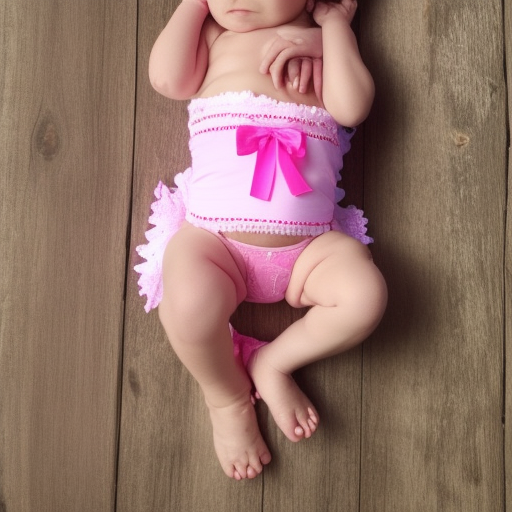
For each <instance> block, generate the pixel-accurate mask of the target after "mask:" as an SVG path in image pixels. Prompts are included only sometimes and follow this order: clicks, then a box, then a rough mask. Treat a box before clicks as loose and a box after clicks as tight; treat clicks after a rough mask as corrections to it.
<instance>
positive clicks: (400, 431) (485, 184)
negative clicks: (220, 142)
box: [361, 0, 507, 512]
mask: <svg viewBox="0 0 512 512" xmlns="http://www.w3.org/2000/svg"><path fill="white" fill-rule="evenodd" d="M364 18H365V22H364V26H365V27H366V31H365V30H362V34H363V36H364V43H363V48H364V51H365V55H366V57H367V61H368V64H369V66H370V68H371V69H372V71H373V73H374V76H375V78H376V84H377V90H378V96H377V101H376V103H375V107H374V110H373V113H372V115H371V118H370V119H369V120H368V122H367V124H366V139H365V178H366V187H365V207H366V210H367V212H368V214H369V216H370V218H371V219H372V220H373V226H374V230H375V231H376V232H377V233H378V240H379V243H378V244H377V245H376V251H375V253H376V258H377V260H378V261H379V262H380V263H381V266H382V269H383V271H384V273H385V275H386V276H387V278H388V282H389V289H390V304H389V310H388V313H387V316H386V318H385V321H384V323H383V325H382V326H381V328H380V330H379V333H380V336H379V340H378V341H377V340H375V341H374V342H372V343H368V344H366V345H365V351H364V381H363V432H362V470H361V475H362V480H361V510H362V511H374V510H379V511H380V512H384V511H390V512H391V511H393V512H400V511H404V512H405V511H412V510H414V511H433V510H443V511H444V510H446V511H475V512H477V511H484V510H485V511H486V512H493V511H501V510H504V503H503V491H504V489H503V483H504V480H503V473H502V467H503V426H502V405H503V391H502V377H503V375H502V366H503V322H504V319H503V254H504V251H503V248H504V208H505V195H506V158H507V154H506V144H507V139H506V135H507V134H506V86H505V80H504V76H503V32H502V27H503V25H502V23H503V19H502V3H501V2H500V1H489V2H485V3H484V2H465V1H464V0H459V1H457V0H454V1H450V2H447V1H437V2H409V1H407V0H388V1H385V2H365V16H364Z"/></svg>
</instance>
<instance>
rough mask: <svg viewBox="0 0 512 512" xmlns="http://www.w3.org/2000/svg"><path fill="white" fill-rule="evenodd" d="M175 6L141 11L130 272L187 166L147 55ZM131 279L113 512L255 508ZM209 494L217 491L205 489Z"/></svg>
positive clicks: (179, 117)
mask: <svg viewBox="0 0 512 512" xmlns="http://www.w3.org/2000/svg"><path fill="white" fill-rule="evenodd" d="M178 3H179V2H178V1H166V0H154V1H152V2H144V4H143V5H142V4H141V5H140V6H139V30H138V32H139V40H138V58H139V66H138V69H139V74H138V80H137V82H138V86H137V127H136V141H135V149H136V150H135V178H134V190H135V193H134V203H133V224H132V229H133V231H132V247H131V251H130V255H131V261H130V270H131V269H132V267H133V265H134V264H135V263H136V262H139V259H138V256H137V255H136V253H135V246H136V245H138V244H141V243H144V241H145V238H144V232H145V231H146V229H148V224H147V218H148V214H149V211H150V204H151V202H152V201H153V190H154V188H155V186H156V184H157V183H158V181H159V180H163V181H165V182H166V183H168V184H171V183H172V179H173V177H174V175H175V174H176V173H177V172H181V171H183V170H184V169H185V168H186V167H187V166H188V165H189V154H188V131H187V120H188V119H187V112H186V104H185V102H172V101H169V100H166V99H165V98H163V97H161V96H159V95H158V94H157V93H156V92H155V91H153V90H152V88H151V87H150V84H149V80H148V77H147V64H148V59H149V53H150V51H151V47H152V45H153V43H154V41H155V40H156V38H157V36H158V34H159V32H160V31H161V30H162V28H163V27H164V26H165V24H166V23H167V20H168V19H169V17H170V15H171V13H172V12H173V11H174V9H175V8H176V6H177V4H178ZM136 281H137V274H135V272H133V271H131V273H130V274H129V279H128V296H127V316H126V337H125V349H124V372H123V396H122V418H121V433H120V453H119V481H118V501H117V510H118V512H128V511H133V512H140V511H142V510H151V511H152V512H159V511H162V512H163V511H166V512H167V511H168V510H187V511H190V512H196V511H205V510H236V509H237V508H238V507H240V508H243V510H247V511H249V512H250V511H251V510H254V511H255V510H260V509H261V480H257V481H255V482H245V483H242V484H241V485H240V484H239V483H238V482H233V481H231V480H230V479H228V478H227V477H226V476H225V475H224V473H223V472H222V469H221V467H220V465H219V463H218V461H217V458H216V455H215V452H214V449H213V442H212V434H211V426H210V422H209V419H208V417H207V411H206V408H205V405H204V403H203V399H202V396H201V394H200V390H199V387H198V386H197V384H196V383H195V382H194V381H193V379H192V378H191V377H190V376H189V375H188V373H187V371H186V370H185V369H184V368H183V367H182V365H181V363H180V362H179V361H178V359H177V358H176V356H175V355H174V353H173V352H172V349H171V347H170V345H169V342H168V341H167V338H166V336H165V333H164V331H163V328H162V327H161V326H160V322H159V320H158V315H157V313H156V312H155V311H153V312H152V313H151V314H150V315H146V313H145V312H144V310H143V305H144V301H143V299H141V298H140V297H139V296H138V292H137V284H136ZM213 489H215V492H212V490H213Z"/></svg>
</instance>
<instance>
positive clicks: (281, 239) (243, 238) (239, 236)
mask: <svg viewBox="0 0 512 512" xmlns="http://www.w3.org/2000/svg"><path fill="white" fill-rule="evenodd" d="M223 235H224V236H225V237H226V238H231V239H232V240H236V241H237V242H242V243H244V244H250V245H256V246H258V247H286V246H288V245H294V244H298V243H299V242H302V240H305V239H306V238H311V237H308V236H291V235H272V234H270V233H245V232H239V231H236V232H224V233H223Z"/></svg>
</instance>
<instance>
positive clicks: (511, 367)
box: [504, 0, 512, 510]
mask: <svg viewBox="0 0 512 512" xmlns="http://www.w3.org/2000/svg"><path fill="white" fill-rule="evenodd" d="M504 10H505V12H504V34H505V56H506V62H505V65H506V70H507V84H508V109H507V110H508V127H509V129H510V126H512V108H511V100H512V1H511V0H505V2H504ZM507 142H508V148H507V149H508V198H507V199H508V202H507V209H506V233H505V265H504V268H505V356H506V360H505V410H504V423H505V450H504V453H505V497H506V502H505V510H512V423H511V418H512V380H511V375H512V356H511V354H512V160H511V158H510V133H509V139H508V141H507Z"/></svg>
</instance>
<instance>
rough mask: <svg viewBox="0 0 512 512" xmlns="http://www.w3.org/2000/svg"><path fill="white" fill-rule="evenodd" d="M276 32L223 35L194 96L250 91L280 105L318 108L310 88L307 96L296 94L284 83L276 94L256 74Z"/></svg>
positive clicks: (269, 83) (267, 78)
mask: <svg viewBox="0 0 512 512" xmlns="http://www.w3.org/2000/svg"><path fill="white" fill-rule="evenodd" d="M277 31H278V29H277V28H269V29H260V30H254V31H252V32H247V33H234V32H223V33H222V34H221V35H220V36H219V37H218V38H217V39H216V40H215V41H214V43H213V44H212V46H211V48H210V53H209V62H208V71H207V74H206V76H205V79H204V81H203V85H202V87H201V89H200V90H199V92H198V93H197V95H196V96H197V97H202V98H205V97H210V96H217V95H218V94H222V93H224V92H226V91H238V92H241V91H247V90H250V91H253V92H254V93H256V94H261V95H265V96H268V97H270V98H274V99H276V100H280V101H286V102H291V103H301V104H306V105H311V106H313V105H315V106H320V104H319V101H318V99H317V98H316V96H315V94H314V92H313V87H312V86H311V87H310V90H309V91H308V92H307V93H299V92H297V91H296V90H295V89H293V87H292V86H291V84H289V83H288V82H287V81H286V85H285V86H284V87H283V88H281V89H279V90H276V88H275V87H274V85H273V83H272V79H271V77H270V75H269V74H265V75H264V74H262V73H261V72H260V70H259V69H260V65H261V62H262V60H263V58H264V56H265V55H266V54H267V51H268V50H269V48H270V46H271V44H272V42H273V41H274V40H275V38H276V36H277Z"/></svg>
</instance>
